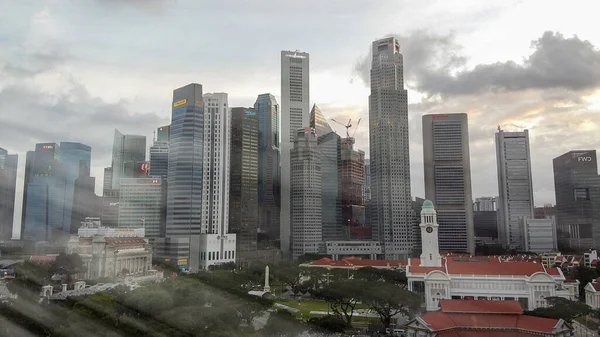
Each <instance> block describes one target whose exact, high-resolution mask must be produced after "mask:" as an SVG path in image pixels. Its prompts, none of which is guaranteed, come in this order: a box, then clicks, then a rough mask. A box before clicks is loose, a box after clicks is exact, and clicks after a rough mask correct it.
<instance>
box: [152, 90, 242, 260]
mask: <svg viewBox="0 0 600 337" xmlns="http://www.w3.org/2000/svg"><path fill="white" fill-rule="evenodd" d="M230 128H231V114H230V109H229V106H228V103H227V94H225V93H215V94H204V95H203V93H202V86H201V85H200V84H196V83H192V84H189V85H187V86H184V87H181V88H179V89H175V90H174V91H173V112H172V118H171V135H170V144H169V171H168V180H169V183H168V185H167V186H168V187H167V221H166V229H165V238H164V239H162V240H158V241H159V242H157V245H159V246H161V247H162V248H161V252H162V253H164V254H167V253H169V254H171V253H172V254H175V255H176V256H172V255H167V256H163V257H164V258H169V259H172V258H176V259H177V262H178V263H179V260H182V259H184V258H181V255H180V254H181V253H182V252H183V251H184V250H189V255H188V256H187V258H188V259H189V260H187V261H185V264H186V265H187V267H184V268H189V270H190V271H198V270H200V269H207V268H208V267H209V266H210V265H213V264H220V263H226V262H235V245H236V242H235V234H229V232H228V230H229V169H230V167H229V149H230ZM170 244H173V245H175V246H176V247H169V245H170ZM186 245H187V248H186V247H185V246H186Z"/></svg>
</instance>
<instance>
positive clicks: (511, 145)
mask: <svg viewBox="0 0 600 337" xmlns="http://www.w3.org/2000/svg"><path fill="white" fill-rule="evenodd" d="M496 161H497V164H498V193H499V196H498V241H500V243H501V244H502V245H503V246H505V247H508V248H510V249H522V248H523V247H522V236H523V229H522V227H521V226H519V218H521V217H524V218H533V184H532V180H531V157H530V151H529V131H528V130H525V131H523V132H504V131H503V130H501V129H498V132H497V133H496Z"/></svg>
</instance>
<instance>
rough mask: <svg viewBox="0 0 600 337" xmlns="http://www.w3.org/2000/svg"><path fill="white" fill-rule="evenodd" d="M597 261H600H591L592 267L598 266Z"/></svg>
mask: <svg viewBox="0 0 600 337" xmlns="http://www.w3.org/2000/svg"><path fill="white" fill-rule="evenodd" d="M598 261H600V260H598V259H593V260H592V262H591V264H592V266H595V265H597V264H598Z"/></svg>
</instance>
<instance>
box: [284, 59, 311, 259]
mask: <svg viewBox="0 0 600 337" xmlns="http://www.w3.org/2000/svg"><path fill="white" fill-rule="evenodd" d="M309 81H310V78H309V54H308V53H303V52H300V51H285V50H284V51H282V52H281V143H280V150H281V152H280V153H281V157H280V158H281V175H280V177H281V180H280V181H281V185H280V186H281V208H280V223H279V225H280V245H281V251H282V253H283V254H284V256H285V257H289V254H290V252H291V250H292V248H291V245H290V241H291V224H292V218H291V204H290V203H291V197H292V196H291V191H290V189H291V179H292V177H291V167H290V160H291V154H290V151H291V150H292V149H293V148H294V138H295V137H296V133H297V132H298V130H299V129H301V128H303V127H306V126H308V124H309V123H308V117H309V113H310V96H309Z"/></svg>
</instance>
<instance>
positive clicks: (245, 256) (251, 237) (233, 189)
mask: <svg viewBox="0 0 600 337" xmlns="http://www.w3.org/2000/svg"><path fill="white" fill-rule="evenodd" d="M230 158H231V159H230V174H229V179H230V182H229V231H230V233H236V234H237V236H236V239H237V246H236V251H237V263H238V264H241V265H246V264H247V263H249V262H250V261H252V260H254V259H256V258H257V230H258V189H257V186H258V118H257V115H256V111H255V110H254V109H250V108H232V109H231V157H230Z"/></svg>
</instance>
